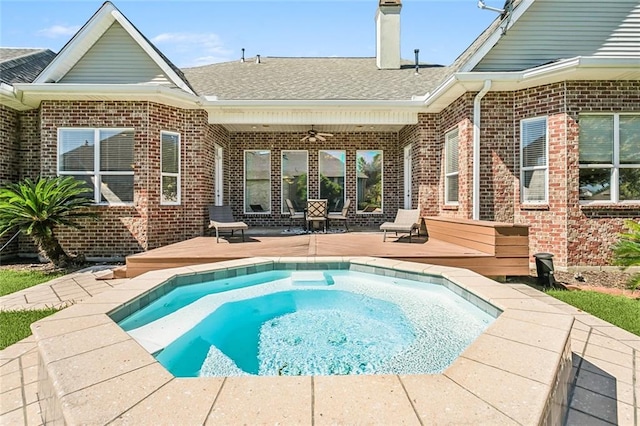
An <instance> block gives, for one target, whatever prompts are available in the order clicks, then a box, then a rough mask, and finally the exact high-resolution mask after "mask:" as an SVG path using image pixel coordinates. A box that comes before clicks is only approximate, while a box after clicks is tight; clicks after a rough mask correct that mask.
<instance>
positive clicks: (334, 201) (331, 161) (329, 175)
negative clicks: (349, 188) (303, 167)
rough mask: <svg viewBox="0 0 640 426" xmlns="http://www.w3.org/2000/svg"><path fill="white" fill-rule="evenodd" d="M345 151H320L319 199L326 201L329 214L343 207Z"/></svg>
mask: <svg viewBox="0 0 640 426" xmlns="http://www.w3.org/2000/svg"><path fill="white" fill-rule="evenodd" d="M345 162H346V153H345V151H320V152H319V153H318V163H319V165H318V168H319V173H320V198H322V199H327V200H328V201H327V203H328V204H327V206H328V210H329V211H330V212H338V211H340V210H342V206H343V205H344V182H345V180H344V178H345Z"/></svg>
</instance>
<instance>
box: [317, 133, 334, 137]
mask: <svg viewBox="0 0 640 426" xmlns="http://www.w3.org/2000/svg"><path fill="white" fill-rule="evenodd" d="M316 135H320V136H328V137H331V136H333V134H332V133H316Z"/></svg>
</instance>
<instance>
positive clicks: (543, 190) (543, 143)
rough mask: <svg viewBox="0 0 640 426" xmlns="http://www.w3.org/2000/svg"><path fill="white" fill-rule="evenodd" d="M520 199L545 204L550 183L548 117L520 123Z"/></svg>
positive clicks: (530, 202) (525, 201)
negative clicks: (548, 183) (548, 182)
mask: <svg viewBox="0 0 640 426" xmlns="http://www.w3.org/2000/svg"><path fill="white" fill-rule="evenodd" d="M520 140H521V142H520V197H521V199H522V202H523V203H527V204H545V203H547V202H548V200H547V192H548V191H547V181H548V170H549V167H548V162H549V156H548V143H547V117H538V118H529V119H526V120H522V121H521V122H520Z"/></svg>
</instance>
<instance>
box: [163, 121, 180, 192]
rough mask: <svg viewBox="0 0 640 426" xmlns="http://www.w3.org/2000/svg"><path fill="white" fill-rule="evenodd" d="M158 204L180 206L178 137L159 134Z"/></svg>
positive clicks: (176, 135) (168, 133)
mask: <svg viewBox="0 0 640 426" xmlns="http://www.w3.org/2000/svg"><path fill="white" fill-rule="evenodd" d="M160 144H161V147H160V165H161V171H160V175H161V183H160V185H161V188H162V191H161V194H160V204H180V135H179V134H178V133H171V132H160Z"/></svg>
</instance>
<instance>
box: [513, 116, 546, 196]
mask: <svg viewBox="0 0 640 426" xmlns="http://www.w3.org/2000/svg"><path fill="white" fill-rule="evenodd" d="M538 121H544V142H545V143H544V145H545V146H544V150H545V153H544V157H545V160H546V164H544V165H541V166H540V165H536V166H526V167H525V165H524V164H523V163H524V155H523V151H524V141H523V140H522V135H524V127H525V126H526V125H527V124H528V123H534V122H538ZM536 170H542V171H544V199H542V200H526V199H525V196H524V194H525V190H524V181H525V179H524V174H525V172H531V171H536ZM520 202H521V203H522V204H530V205H547V204H549V117H548V116H546V115H545V116H541V117H531V118H524V119H522V120H520Z"/></svg>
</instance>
